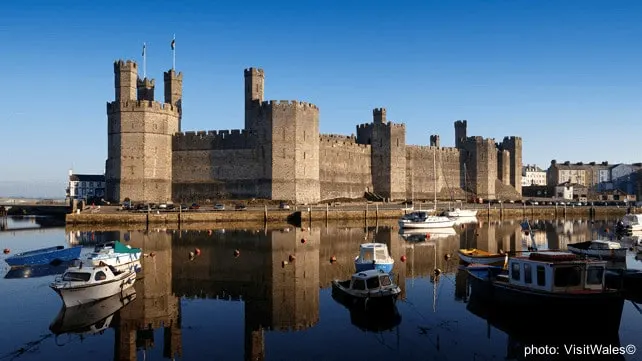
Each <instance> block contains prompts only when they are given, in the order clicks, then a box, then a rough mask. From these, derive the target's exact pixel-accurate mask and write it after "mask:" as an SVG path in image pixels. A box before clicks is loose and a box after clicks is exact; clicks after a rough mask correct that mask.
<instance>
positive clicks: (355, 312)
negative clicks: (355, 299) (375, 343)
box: [332, 294, 401, 333]
mask: <svg viewBox="0 0 642 361" xmlns="http://www.w3.org/2000/svg"><path fill="white" fill-rule="evenodd" d="M332 299H333V300H334V301H335V302H337V303H339V304H341V305H342V306H344V307H345V308H347V309H348V311H350V323H352V324H353V325H354V326H355V327H357V328H358V329H360V330H361V331H365V332H375V333H379V332H384V331H390V330H393V329H394V328H395V327H397V326H399V324H400V323H401V314H400V313H399V310H398V309H397V305H396V303H392V302H391V303H386V304H380V305H378V306H377V307H368V308H366V307H363V305H361V306H354V305H350V304H347V303H345V302H342V301H341V298H340V297H337V296H336V295H334V294H333V295H332Z"/></svg>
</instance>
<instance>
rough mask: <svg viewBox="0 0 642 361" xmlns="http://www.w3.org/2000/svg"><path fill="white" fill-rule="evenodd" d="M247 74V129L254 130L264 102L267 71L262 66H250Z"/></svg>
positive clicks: (246, 70)
mask: <svg viewBox="0 0 642 361" xmlns="http://www.w3.org/2000/svg"><path fill="white" fill-rule="evenodd" d="M243 73H244V74H245V129H246V130H254V129H255V127H256V121H257V118H258V116H259V108H260V106H261V103H262V102H263V94H264V84H265V72H264V71H263V69H260V68H248V69H245V71H244V72H243Z"/></svg>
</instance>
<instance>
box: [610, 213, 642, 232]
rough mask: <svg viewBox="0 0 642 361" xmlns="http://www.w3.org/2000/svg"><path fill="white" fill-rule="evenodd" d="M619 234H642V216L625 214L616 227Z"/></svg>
mask: <svg viewBox="0 0 642 361" xmlns="http://www.w3.org/2000/svg"><path fill="white" fill-rule="evenodd" d="M616 230H617V231H618V232H640V231H642V214H632V213H629V214H625V215H624V216H623V217H622V219H621V220H620V221H618V223H617V225H616Z"/></svg>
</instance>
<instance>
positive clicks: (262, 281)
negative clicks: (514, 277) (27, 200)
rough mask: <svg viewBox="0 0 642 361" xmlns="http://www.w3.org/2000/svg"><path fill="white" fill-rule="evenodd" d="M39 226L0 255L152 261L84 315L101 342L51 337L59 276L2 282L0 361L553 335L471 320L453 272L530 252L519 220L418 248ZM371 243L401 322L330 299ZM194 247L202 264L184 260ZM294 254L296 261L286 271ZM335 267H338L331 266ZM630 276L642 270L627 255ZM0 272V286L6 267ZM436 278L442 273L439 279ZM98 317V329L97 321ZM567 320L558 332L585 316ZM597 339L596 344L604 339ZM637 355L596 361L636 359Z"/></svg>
mask: <svg viewBox="0 0 642 361" xmlns="http://www.w3.org/2000/svg"><path fill="white" fill-rule="evenodd" d="M605 222H607V221H596V222H595V223H591V222H587V221H585V220H584V221H581V220H575V221H570V220H568V221H538V222H536V223H535V226H536V228H538V229H540V230H539V231H537V232H536V236H535V240H536V242H537V244H538V247H539V248H547V247H548V248H564V247H565V246H566V244H568V243H574V242H580V241H583V240H589V239H596V238H599V237H602V236H603V234H604V231H605V228H608V227H609V225H608V224H612V223H613V220H611V221H608V223H605ZM39 223H41V222H39V221H38V220H37V219H33V218H24V219H13V220H9V222H8V223H7V224H5V229H9V231H7V230H5V231H3V232H0V247H1V248H9V249H11V253H12V254H13V253H18V252H21V251H25V250H30V249H35V248H40V247H44V246H50V245H59V244H68V245H72V244H82V245H84V246H86V247H87V251H88V250H90V249H91V247H92V245H93V244H95V243H96V242H98V241H103V240H114V239H116V240H122V241H124V242H126V243H128V244H130V245H132V246H134V247H142V248H143V250H144V252H145V253H147V254H150V253H153V254H154V256H153V257H145V258H144V260H143V271H142V272H141V274H140V276H141V278H140V279H139V280H138V281H137V282H136V283H135V290H136V298H135V299H134V300H133V301H132V302H131V303H129V304H127V305H126V306H124V307H123V308H121V309H120V310H119V311H117V312H116V313H115V314H113V317H109V318H107V322H104V321H105V320H104V318H105V317H106V316H109V315H108V314H104V313H109V312H111V311H104V310H105V309H106V310H108V308H105V307H107V306H100V307H103V308H102V309H101V308H100V307H98V310H96V309H92V310H90V311H91V312H93V313H92V314H98V315H100V316H93V317H94V318H93V319H92V318H91V317H92V316H87V322H98V321H101V322H98V324H97V325H94V329H98V330H100V329H101V326H108V327H107V328H105V329H103V330H102V331H101V332H97V333H92V332H85V333H83V330H76V331H71V332H69V333H63V334H60V335H58V336H55V335H54V334H53V332H52V331H51V330H50V324H51V323H52V322H53V321H54V320H55V319H56V317H57V316H58V314H59V312H60V311H61V309H62V301H61V300H60V299H59V297H58V296H57V295H56V294H55V293H54V292H53V291H52V290H51V289H49V287H48V284H49V283H50V282H51V281H52V280H53V279H54V277H55V276H54V275H44V276H40V277H29V278H25V277H22V278H6V277H5V278H0V290H1V291H0V292H1V295H2V297H0V309H2V310H3V315H2V317H0V329H2V330H3V332H0V360H10V359H16V360H51V361H56V360H80V359H93V360H162V359H172V358H175V359H183V360H264V359H265V360H349V359H367V360H401V359H403V360H480V361H481V360H505V359H533V358H532V357H526V358H525V357H524V345H526V346H528V345H530V343H531V341H530V340H529V337H530V336H529V335H531V334H538V335H540V336H542V335H544V339H545V341H546V333H547V329H551V328H554V327H555V325H524V326H523V327H522V329H520V330H516V331H514V330H509V332H513V331H514V332H513V333H511V334H507V333H506V332H504V331H502V330H501V329H499V328H497V327H500V326H497V325H495V324H492V323H491V324H489V323H488V322H487V321H486V320H485V319H484V318H482V317H480V316H477V315H476V314H474V313H472V312H471V311H469V309H470V308H471V307H470V303H468V289H467V285H466V277H465V276H464V275H463V274H462V273H461V272H458V271H457V267H458V260H457V259H456V256H455V255H456V251H457V249H458V248H461V247H478V248H483V249H488V250H490V251H497V250H499V249H503V250H509V249H525V248H526V247H528V245H529V244H528V242H527V240H526V238H525V237H524V236H523V235H522V232H521V231H520V226H519V222H517V221H515V222H511V221H504V222H495V223H483V222H482V223H479V224H473V225H464V226H458V227H457V228H456V233H455V234H451V235H437V234H434V233H433V234H431V237H430V240H429V241H427V242H422V243H415V244H414V245H413V244H412V243H409V242H407V241H406V240H405V239H404V238H402V237H401V235H400V234H399V233H398V229H397V228H396V227H394V228H391V227H390V226H385V225H379V226H378V227H368V228H364V226H363V225H361V226H359V225H358V224H357V225H353V226H345V225H341V226H339V225H337V226H332V225H329V226H327V227H326V226H325V225H324V226H320V227H312V228H310V229H307V228H306V229H301V228H295V227H293V226H290V227H287V228H285V227H283V228H279V229H269V228H268V229H264V228H260V227H259V228H257V229H251V228H248V229H211V230H200V231H199V230H182V231H177V230H149V231H143V230H135V229H129V230H127V229H121V230H114V231H103V232H98V231H96V232H88V231H74V232H69V233H66V232H65V229H64V228H48V229H45V230H28V229H23V230H18V228H31V227H37V226H38V224H39ZM11 229H14V230H15V231H10V230H11ZM366 232H367V234H368V238H369V239H372V238H374V239H375V240H377V241H380V242H385V243H387V244H388V247H389V249H390V251H391V253H392V255H393V257H394V258H395V260H396V263H395V273H396V276H395V277H396V279H397V280H398V283H399V285H400V286H401V288H402V291H403V296H402V299H401V300H400V301H399V302H398V303H397V311H398V313H399V315H400V316H401V321H400V322H395V318H393V317H390V315H382V316H381V317H379V318H372V317H371V318H370V319H367V318H366V319H364V317H362V316H363V315H361V314H360V313H358V312H356V311H353V312H352V313H351V311H349V310H348V309H346V308H345V307H343V306H342V305H341V304H339V303H337V302H335V301H334V299H333V298H332V296H331V288H330V283H331V281H332V280H333V279H335V278H340V279H345V278H347V277H349V276H350V274H351V273H352V272H353V269H354V264H353V263H352V260H353V258H354V257H355V256H356V254H357V252H358V246H359V244H360V243H363V241H364V236H365V235H366ZM302 239H304V240H305V242H302ZM195 248H198V249H200V251H201V253H200V255H199V256H196V257H194V258H193V259H190V256H189V253H190V251H193V250H194V249H195ZM236 250H238V257H235V251H236ZM291 255H292V256H295V260H294V261H293V262H289V263H288V264H284V263H283V261H289V258H290V256H291ZM402 255H405V256H406V261H405V262H401V261H400V259H401V256H402ZM448 255H453V256H452V257H450V258H449V257H448ZM332 256H335V257H336V258H337V262H336V263H330V261H329V260H330V258H331V257H332ZM1 257H2V258H3V259H4V258H6V255H2V256H1ZM627 266H628V267H629V268H642V264H641V263H640V262H639V261H637V260H636V259H635V254H633V253H632V254H631V255H630V256H629V258H628V259H627ZM0 267H2V269H1V271H2V274H3V275H5V274H7V272H8V271H9V269H8V267H7V265H6V263H4V262H2V265H1V266H0ZM435 268H438V269H440V270H441V271H442V273H441V275H440V276H439V277H438V278H437V279H436V280H435V277H434V276H433V270H434V269H435ZM8 276H9V277H11V276H12V274H8ZM18 276H20V275H18ZM101 310H102V311H101ZM90 311H88V312H90ZM101 312H102V313H101ZM525 312H528V310H525ZM596 312H599V310H596ZM477 313H479V312H477ZM481 314H483V312H482V313H481ZM507 316H508V317H519V315H507ZM98 317H100V318H101V319H95V318H98ZM569 317H570V318H569V319H568V320H560V322H572V318H573V317H590V315H581V316H577V315H572V316H569ZM81 320H82V318H81ZM496 326H497V327H496ZM500 328H501V327H500ZM382 329H383V330H382ZM529 330H531V332H528V331H529ZM533 330H536V332H534V331H533ZM63 331H65V330H63ZM66 331H70V330H66ZM85 331H87V330H85ZM641 331H642V314H640V312H638V310H637V309H636V307H635V306H634V305H633V304H632V303H631V302H628V301H627V302H626V303H625V306H624V311H623V314H622V321H621V326H620V330H619V336H618V335H614V337H615V340H614V341H609V342H618V343H619V344H620V345H622V346H626V345H628V344H632V345H635V346H636V347H638V346H642V341H640V337H639V336H640V334H642V333H641ZM577 332H578V333H581V332H582V330H578V331H577ZM591 332H597V333H599V327H597V331H591ZM556 337H558V336H556ZM604 337H605V339H606V338H608V337H607V336H604ZM554 341H558V343H561V342H563V340H559V339H556V340H551V342H554ZM538 342H539V341H538ZM641 352H642V351H641ZM641 356H642V354H640V356H638V355H635V354H634V355H626V356H623V357H615V358H606V357H604V358H598V359H605V360H606V359H609V360H611V359H615V360H642V357H641ZM544 359H546V358H544Z"/></svg>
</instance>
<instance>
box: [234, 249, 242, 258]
mask: <svg viewBox="0 0 642 361" xmlns="http://www.w3.org/2000/svg"><path fill="white" fill-rule="evenodd" d="M240 255H241V251H239V250H238V249H235V250H234V258H238V256H240Z"/></svg>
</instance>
